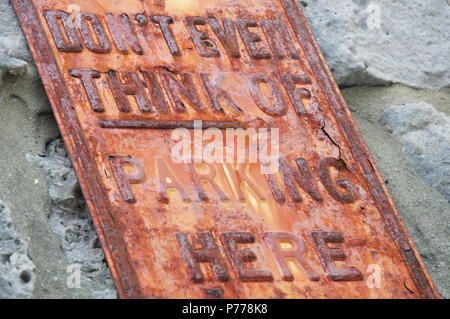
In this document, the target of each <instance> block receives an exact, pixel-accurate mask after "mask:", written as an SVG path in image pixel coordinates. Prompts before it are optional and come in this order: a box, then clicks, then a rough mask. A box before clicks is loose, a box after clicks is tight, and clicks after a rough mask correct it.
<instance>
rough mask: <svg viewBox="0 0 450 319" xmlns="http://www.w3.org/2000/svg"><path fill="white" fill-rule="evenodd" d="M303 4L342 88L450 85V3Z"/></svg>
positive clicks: (320, 0)
mask: <svg viewBox="0 0 450 319" xmlns="http://www.w3.org/2000/svg"><path fill="white" fill-rule="evenodd" d="M300 3H301V4H302V7H303V10H304V12H305V15H306V16H307V18H308V22H309V24H310V26H311V29H312V31H313V34H314V36H315V37H316V40H317V42H318V44H319V46H320V48H321V51H322V53H323V54H324V57H325V59H326V61H327V63H328V65H329V67H330V69H331V71H332V73H333V76H334V78H335V80H336V82H337V83H338V84H339V85H340V86H342V87H348V86H355V85H383V84H389V83H402V84H406V85H409V86H412V87H416V88H432V89H440V88H443V87H448V86H449V85H450V4H449V2H448V1H446V0H427V1H422V0H396V1H392V0H341V1H329V0H303V1H300ZM378 17H379V18H378Z"/></svg>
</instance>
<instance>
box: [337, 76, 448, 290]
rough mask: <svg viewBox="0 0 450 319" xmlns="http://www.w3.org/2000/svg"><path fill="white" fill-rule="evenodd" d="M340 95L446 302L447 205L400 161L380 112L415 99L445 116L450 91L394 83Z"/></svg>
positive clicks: (399, 145)
mask: <svg viewBox="0 0 450 319" xmlns="http://www.w3.org/2000/svg"><path fill="white" fill-rule="evenodd" d="M342 94H343V96H344V98H345V100H346V102H347V104H348V106H349V108H350V110H351V111H352V114H353V117H354V118H355V121H356V124H357V125H358V127H359V129H360V130H361V133H362V135H363V137H364V139H365V140H366V143H367V145H368V146H369V149H370V151H371V152H372V155H373V157H374V160H375V163H376V164H377V167H378V169H379V170H380V173H381V175H382V176H383V178H384V181H385V184H386V186H387V188H388V190H389V193H390V194H391V196H392V199H393V201H394V203H395V205H396V207H397V209H398V211H399V213H400V214H401V216H402V219H403V222H404V223H405V225H406V227H407V229H408V231H409V233H410V235H411V238H412V240H413V241H414V244H415V245H416V246H417V249H418V250H419V252H420V254H421V256H422V258H423V261H424V262H425V265H426V266H427V268H428V271H429V272H430V274H431V277H432V278H433V280H434V282H435V284H436V286H437V287H438V289H439V292H440V293H441V295H442V297H444V298H447V299H448V298H450V280H449V278H450V268H449V267H448V265H449V263H450V241H449V240H448V239H449V238H450V216H449V215H450V203H449V202H448V201H447V199H446V198H444V196H443V195H442V194H441V193H440V192H438V191H437V190H435V189H433V188H432V187H431V186H430V185H429V184H428V183H426V182H425V181H424V180H423V179H422V178H421V176H420V175H419V174H418V173H417V172H416V170H415V169H414V165H413V164H412V162H411V161H410V160H408V159H406V158H405V154H404V153H403V151H402V149H403V141H402V140H403V138H402V136H401V135H396V134H393V130H392V128H390V127H389V126H383V125H382V124H381V123H382V121H381V120H382V117H383V116H382V115H383V111H384V110H385V109H387V108H389V107H391V106H392V105H402V104H408V103H417V104H420V102H421V101H425V102H426V103H428V104H431V105H434V107H435V108H436V109H437V110H438V111H439V112H443V113H444V114H446V116H450V89H445V90H441V91H440V92H436V91H432V90H415V89H411V88H408V87H405V86H400V85H395V86H390V87H354V88H349V89H344V90H342ZM422 113H423V112H422ZM439 151H440V150H435V151H434V152H435V153H437V152H439Z"/></svg>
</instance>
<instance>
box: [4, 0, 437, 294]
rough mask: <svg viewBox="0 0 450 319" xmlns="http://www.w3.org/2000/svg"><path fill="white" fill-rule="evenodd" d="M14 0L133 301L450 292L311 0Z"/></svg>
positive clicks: (109, 253) (114, 265) (119, 282)
mask: <svg viewBox="0 0 450 319" xmlns="http://www.w3.org/2000/svg"><path fill="white" fill-rule="evenodd" d="M12 3H13V4H14V6H15V9H16V11H17V14H18V17H19V19H20V22H21V24H22V26H23V29H24V30H25V34H26V37H27V40H28V43H29V45H30V48H31V51H32V53H33V56H34V59H35V61H36V64H37V67H38V69H39V72H40V74H41V77H42V81H43V83H44V85H45V87H46V90H47V94H48V97H49V99H50V102H51V104H52V107H53V111H54V114H55V116H56V119H57V121H58V124H59V127H60V129H61V133H62V136H63V138H64V142H65V144H66V146H67V149H68V151H69V153H70V156H71V159H72V161H73V164H74V167H75V170H76V172H77V175H78V178H79V180H80V182H81V186H82V190H83V193H84V196H85V198H86V201H87V203H88V205H89V209H90V212H91V214H92V217H93V220H94V223H95V226H96V229H97V232H98V235H99V237H100V240H101V242H102V245H103V249H104V251H105V254H106V258H107V261H108V264H109V266H110V269H111V272H112V276H113V278H114V280H115V283H116V286H117V289H118V291H119V294H120V296H121V297H123V298H437V297H439V294H438V292H437V290H436V288H435V286H434V284H433V282H432V280H431V279H430V276H429V274H428V273H427V270H426V269H425V266H424V264H423V262H422V260H421V259H420V256H419V254H418V252H417V250H416V248H415V247H414V244H413V243H412V241H411V239H410V238H409V235H408V233H407V231H406V229H405V227H404V225H403V223H402V221H401V219H400V216H399V215H398V212H397V210H396V209H395V207H394V205H393V203H392V200H391V199H390V197H389V195H388V193H387V190H386V187H385V186H384V184H383V182H382V180H381V177H380V174H379V173H378V171H377V169H376V167H375V164H374V162H373V159H372V157H371V155H370V154H369V151H368V149H367V147H366V145H365V143H364V141H363V139H362V137H361V135H360V133H359V132H358V130H357V128H356V126H355V123H354V121H353V119H352V117H351V115H350V113H349V110H348V108H347V106H346V105H345V102H344V100H343V98H342V96H341V94H340V93H339V90H338V88H337V86H336V84H335V82H334V81H333V79H332V78H331V75H330V72H329V70H328V69H327V66H326V64H325V62H324V59H323V57H322V55H321V53H320V51H319V49H318V47H317V44H316V42H315V40H314V38H313V36H312V34H311V31H310V29H309V27H308V24H307V22H306V20H305V17H304V15H303V13H302V11H301V9H300V7H299V6H298V4H297V1H295V0H248V1H245V2H243V1H236V0H202V1H197V0H183V1H178V0H166V1H164V0H154V1H146V0H127V1H125V0H124V1H120V0H117V1H106V0H105V1H90V0H58V1H56V0H12ZM330 36H333V35H330ZM239 143H240V144H239ZM236 145H237V146H236ZM241 151H243V153H239V152H241ZM253 155H254V156H255V157H254V156H253Z"/></svg>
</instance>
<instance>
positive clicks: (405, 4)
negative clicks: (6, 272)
mask: <svg viewBox="0 0 450 319" xmlns="http://www.w3.org/2000/svg"><path fill="white" fill-rule="evenodd" d="M300 2H301V3H302V5H303V6H304V10H305V13H306V15H307V17H308V20H309V22H310V24H311V27H312V29H313V32H314V34H315V36H316V38H317V40H318V42H319V45H320V47H321V49H322V52H323V53H324V55H325V57H326V60H327V62H328V64H329V66H330V68H331V69H332V71H333V74H334V76H335V78H336V80H337V82H338V83H339V84H340V85H341V87H348V86H361V87H354V88H348V89H345V90H343V94H344V98H345V99H346V101H347V102H348V104H349V106H350V108H351V110H352V112H353V115H354V117H355V119H356V122H357V124H358V126H359V128H360V129H361V131H362V134H363V136H364V138H365V139H366V142H367V144H368V146H369V148H370V150H371V151H372V153H373V155H374V158H375V161H376V163H377V165H378V168H379V169H380V171H381V174H382V175H383V177H384V179H385V180H386V182H387V187H388V189H389V191H390V193H391V195H392V197H393V200H394V202H395V203H396V206H397V208H398V210H399V212H400V214H401V215H402V218H403V220H404V222H405V224H406V226H407V228H408V230H409V231H410V233H411V236H412V239H413V241H414V242H415V244H416V245H417V247H418V249H419V251H420V253H421V255H422V257H423V259H424V262H425V263H426V265H427V267H428V270H429V271H430V273H431V276H432V277H433V279H434V281H435V283H436V285H437V286H438V289H439V290H440V292H441V294H442V296H443V297H446V298H450V280H449V278H450V270H449V267H448V265H449V262H450V247H449V240H448V239H449V238H450V234H449V229H450V228H449V227H448V221H449V218H448V214H449V212H450V204H449V202H448V201H447V200H446V199H445V198H444V197H443V196H442V194H441V193H439V192H438V191H436V190H435V189H433V188H432V187H430V186H429V185H428V184H427V182H425V181H424V179H422V178H421V175H420V174H418V173H417V172H416V170H415V167H414V165H415V164H414V161H413V160H412V159H411V158H410V159H409V161H408V160H405V154H404V153H403V152H402V149H404V145H403V143H404V141H403V139H404V136H403V135H402V134H400V135H396V134H392V130H390V129H389V127H388V126H382V125H381V123H380V120H381V118H382V112H383V110H384V109H386V108H388V107H390V106H392V105H402V104H406V103H419V102H420V101H425V102H427V103H430V104H432V105H434V107H435V108H436V109H437V110H438V111H439V112H444V113H445V114H446V115H447V116H450V107H449V106H450V90H448V89H444V90H441V91H433V90H417V89H412V88H408V87H405V86H399V85H394V86H387V87H378V85H380V84H383V85H388V84H390V83H391V82H393V83H396V82H398V83H403V84H406V85H409V86H411V87H414V88H435V89H436V88H442V87H447V86H449V82H450V81H449V72H450V67H449V63H450V58H449V54H450V50H449V45H450V41H449V39H448V37H449V35H450V30H449V28H450V22H449V21H450V19H449V11H448V10H449V7H450V6H449V3H448V1H445V0H428V1H420V0H396V1H389V0H370V1H357V0H353V1H351V0H342V1H326V0H303V1H300ZM371 4H372V6H370V5H371ZM373 4H375V5H378V6H379V7H380V9H381V11H380V28H378V27H377V26H376V22H377V21H376V19H374V17H375V16H374V10H376V9H374V8H375V7H374V6H373ZM369 18H370V19H369ZM368 19H369V20H368ZM368 21H370V22H368ZM369 25H370V27H369ZM330 35H331V36H330ZM0 79H3V83H2V84H0V176H1V178H0V197H1V198H2V200H3V201H5V202H6V203H8V206H9V208H10V215H11V219H12V220H13V222H14V226H15V227H14V228H15V230H14V234H16V235H14V236H16V237H19V238H27V239H28V238H29V240H27V242H28V256H29V258H30V259H31V260H32V262H33V263H34V265H35V271H34V276H33V275H32V277H31V280H30V282H32V281H33V280H34V289H31V290H29V293H28V295H27V296H30V295H31V294H32V296H33V297H34V298H102V297H115V291H114V287H113V286H112V284H111V281H110V277H109V274H108V271H107V270H106V269H105V264H104V262H103V254H102V253H101V251H100V249H99V247H98V243H97V239H96V236H95V231H94V230H93V228H92V223H91V221H90V219H89V215H88V214H86V210H85V204H84V201H83V198H82V196H81V194H80V192H79V186H78V184H77V182H76V178H75V175H74V173H73V170H72V168H71V165H70V162H69V160H68V158H67V156H66V153H65V151H64V150H63V148H62V147H61V142H60V141H57V139H58V135H59V131H58V128H57V125H56V123H55V120H54V118H53V115H52V113H51V110H50V105H49V103H48V100H47V98H46V95H45V92H44V90H43V87H42V84H41V81H40V79H39V77H38V74H37V72H36V68H35V66H34V62H33V60H32V58H31V55H30V53H29V50H28V48H27V44H26V41H25V38H24V36H23V33H22V29H21V27H20V26H19V24H18V21H17V18H16V16H15V12H14V10H13V8H12V6H11V4H10V2H9V0H0ZM363 85H365V86H363ZM427 129H428V127H427V128H426V129H425V130H427ZM405 135H406V134H405ZM422 149H423V150H424V154H425V150H426V148H422ZM418 159H420V158H418ZM431 184H432V183H431ZM4 211H5V210H4V209H3V210H2V209H0V234H3V233H5V234H6V233H8V231H3V228H2V227H3V226H2V222H1V218H3V217H1V216H3V215H2V214H3V212H4ZM8 224H9V222H6V225H8ZM8 229H9V228H8ZM1 238H2V237H1V235H0V247H2V246H1V245H3V244H2V240H1ZM22 244H23V245H25V241H23V240H21V246H20V247H22V248H19V251H21V252H23V255H25V256H26V250H25V248H24V247H25V246H22ZM0 254H2V253H1V252H0ZM1 265H2V264H1ZM70 265H79V266H80V267H81V276H82V279H81V287H80V288H75V289H71V288H69V287H68V286H67V279H68V275H69V273H68V269H69V268H68V267H70ZM1 267H3V266H0V271H1V273H0V297H2V296H3V295H4V294H7V295H8V296H11V297H13V296H14V294H13V293H10V292H9V290H5V288H4V287H3V286H2V282H1V280H2V279H1V278H2V277H1V274H2V273H3V268H1ZM32 274H33V273H32Z"/></svg>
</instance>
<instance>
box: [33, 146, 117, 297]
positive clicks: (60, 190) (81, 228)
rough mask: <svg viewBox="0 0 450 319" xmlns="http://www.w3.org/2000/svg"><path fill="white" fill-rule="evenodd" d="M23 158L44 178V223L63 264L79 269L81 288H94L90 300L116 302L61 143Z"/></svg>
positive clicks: (81, 197) (100, 252)
mask: <svg viewBox="0 0 450 319" xmlns="http://www.w3.org/2000/svg"><path fill="white" fill-rule="evenodd" d="M27 158H28V159H29V160H30V161H37V162H38V163H39V164H40V165H41V167H42V168H43V169H44V171H45V174H46V176H47V180H48V185H49V194H50V199H51V212H50V215H49V217H48V222H49V225H50V228H51V229H52V231H53V232H54V233H55V234H56V235H57V236H58V237H59V238H60V240H61V249H62V252H63V254H64V256H65V258H66V260H67V263H68V264H70V265H79V267H80V270H81V276H82V277H81V281H82V282H83V284H85V285H86V284H91V285H92V284H94V285H95V288H92V296H91V297H93V298H116V295H117V293H116V290H115V287H114V283H113V281H112V278H111V274H110V272H109V269H108V266H107V264H106V261H105V256H104V254H103V250H102V248H101V244H100V241H99V239H98V237H97V233H96V231H95V229H94V225H93V223H92V219H91V216H90V214H89V210H88V208H87V206H86V203H85V200H84V198H83V195H82V193H81V189H80V184H79V183H78V180H77V177H76V175H75V171H74V170H73V167H72V163H71V161H70V159H69V157H68V154H67V151H66V149H65V147H64V144H63V142H62V140H61V139H58V140H55V141H52V142H51V143H49V144H48V146H47V154H46V155H45V156H30V155H28V156H27Z"/></svg>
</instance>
